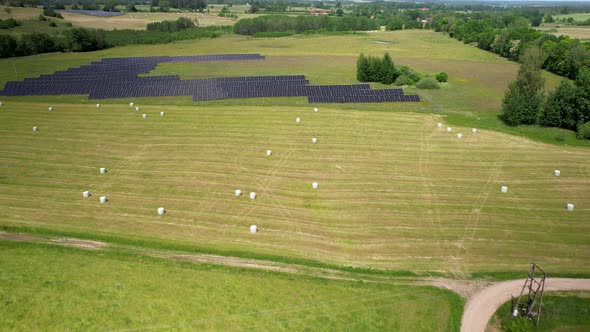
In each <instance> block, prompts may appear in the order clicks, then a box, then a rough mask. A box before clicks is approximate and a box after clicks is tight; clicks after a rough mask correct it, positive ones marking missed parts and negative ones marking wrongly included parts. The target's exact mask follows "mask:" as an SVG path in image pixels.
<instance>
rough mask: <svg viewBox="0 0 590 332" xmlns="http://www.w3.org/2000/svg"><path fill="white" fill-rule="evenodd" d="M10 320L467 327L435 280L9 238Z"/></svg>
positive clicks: (4, 277)
mask: <svg viewBox="0 0 590 332" xmlns="http://www.w3.org/2000/svg"><path fill="white" fill-rule="evenodd" d="M0 252H1V253H2V255H0V266H2V269H1V271H0V281H1V283H0V297H1V298H2V302H0V327H2V330H4V331H26V330H28V331H32V330H43V331H59V330H85V331H105V330H109V331H112V330H121V331H130V330H132V331H135V330H175V331H194V330H200V331H204V330H217V331H220V330H232V331H243V330H257V331H277V330H305V329H307V330H357V331H359V330H362V331H383V330H398V331H402V330H403V331H409V330H413V331H458V330H459V328H458V325H459V322H460V316H461V312H462V305H463V300H462V299H461V298H460V297H459V296H458V295H455V294H454V293H452V292H450V291H446V290H441V289H437V288H433V287H417V286H403V287H402V286H393V285H384V284H374V283H368V284H365V283H358V282H350V281H330V280H324V279H318V278H311V277H302V276H290V275H285V274H280V273H273V272H259V271H255V270H245V269H235V268H224V267H216V266H210V265H204V264H199V265H197V264H192V263H181V262H173V261H165V260H158V259H151V258H146V257H142V256H134V255H127V254H122V253H117V252H109V253H102V252H93V251H85V250H81V249H73V248H65V247H58V246H52V245H41V244H29V243H18V242H6V241H2V240H0Z"/></svg>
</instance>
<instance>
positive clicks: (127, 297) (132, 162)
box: [0, 30, 590, 331]
mask: <svg viewBox="0 0 590 332" xmlns="http://www.w3.org/2000/svg"><path fill="white" fill-rule="evenodd" d="M361 52H362V53H365V54H374V55H378V56H381V55H382V54H383V53H385V52H389V53H390V54H391V56H392V58H393V60H394V61H395V63H396V64H398V63H399V64H407V65H411V66H412V67H413V68H416V69H418V70H420V71H422V72H434V71H435V70H439V71H440V70H441V69H444V71H445V72H447V73H448V74H449V83H448V84H447V85H445V86H444V87H443V88H442V89H440V90H421V89H417V88H414V87H406V88H403V89H402V88H399V89H398V88H391V87H390V86H386V85H383V84H379V83H371V84H364V83H361V82H358V81H357V80H356V78H355V77H356V76H355V62H356V59H357V56H358V54H359V53H361ZM196 59H198V61H197V60H196ZM131 62H134V63H135V64H138V65H137V66H138V67H137V68H135V69H133V70H128V68H130V67H133V66H134V65H131V64H130V63H131ZM146 63H148V64H147V65H146ZM103 64H110V65H109V66H111V67H108V68H107V66H106V65H104V66H103ZM117 65H119V67H117ZM101 66H103V67H101ZM139 67H141V68H139ZM89 68H93V69H92V70H90V71H87V70H88V69H89ZM96 68H99V69H96ZM100 68H103V69H104V71H103V72H100V70H103V69H100ZM138 68H139V69H138ZM517 70H518V64H516V63H514V62H510V61H508V60H506V59H503V58H500V57H498V56H496V55H494V54H492V53H488V52H485V51H483V50H479V49H477V48H475V47H473V46H469V45H465V44H463V43H461V42H458V41H456V40H453V39H451V38H448V37H447V36H444V35H443V34H441V33H436V32H433V31H430V30H405V31H395V32H371V33H365V34H351V35H334V36H331V35H318V36H299V35H297V36H291V37H286V38H250V37H244V36H237V35H230V36H224V37H221V38H216V39H203V40H195V41H182V42H176V43H171V44H167V45H149V46H124V47H116V48H111V49H107V50H103V51H96V52H87V53H51V54H40V55H35V56H29V57H19V58H11V59H0V101H2V103H3V104H2V106H0V146H1V147H2V148H1V151H2V153H1V155H0V160H1V161H0V227H1V228H0V252H1V253H2V254H0V267H1V268H2V270H4V271H11V273H3V272H0V279H2V280H3V282H2V283H0V298H6V299H7V300H6V301H5V304H4V305H0V329H4V327H5V328H6V329H8V330H10V329H15V330H38V329H41V330H62V329H74V330H86V329H90V330H95V329H100V330H123V329H132V330H143V329H156V330H168V329H178V330H202V329H206V330H252V329H256V330H277V329H280V330H302V329H311V330H349V329H350V330H363V331H365V330H397V331H408V330H417V331H435V330H436V331H441V330H445V331H458V330H459V328H460V320H461V315H462V313H463V305H464V304H465V299H466V298H468V297H469V296H470V295H472V293H473V292H474V290H475V289H476V288H477V286H478V285H479V286H481V284H485V283H486V282H489V281H490V280H497V279H505V278H512V277H514V278H516V277H521V276H522V274H523V273H524V274H525V276H526V271H527V270H528V268H529V267H530V265H531V263H533V262H535V263H538V264H540V265H541V266H543V269H544V270H545V271H551V274H552V276H580V277H586V278H587V277H588V276H589V275H590V264H589V263H590V232H589V231H590V225H589V224H588V221H589V220H590V164H589V163H588V161H589V160H590V150H588V147H587V146H583V145H584V144H585V143H579V144H578V145H579V146H573V145H571V144H568V143H569V142H571V140H573V139H575V138H573V136H572V138H570V137H565V138H564V140H562V141H560V142H554V143H555V144H553V143H551V142H549V141H553V138H552V137H553V135H555V134H556V133H558V132H560V130H559V129H546V130H545V131H543V132H542V134H539V136H538V137H536V138H537V139H535V140H533V139H530V138H526V137H523V136H526V135H525V134H526V133H527V131H528V130H530V129H529V128H527V127H526V126H525V127H517V128H508V127H506V126H501V125H499V124H496V123H497V115H498V113H497V110H498V109H499V108H500V105H501V101H502V97H503V93H504V91H505V89H506V87H507V86H508V82H509V81H511V80H513V79H514V77H515V76H516V72H517ZM544 77H545V79H546V80H547V85H548V86H549V87H550V88H553V87H555V86H557V85H558V84H559V81H560V78H559V77H558V76H556V75H553V74H550V73H544ZM97 82H98V83H97ZM154 82H157V83H154ZM62 88H63V89H62ZM40 91H42V92H43V93H41V92H40ZM33 128H34V129H33ZM459 134H460V135H459ZM529 137H535V136H534V135H530V136H529ZM548 137H549V138H548ZM268 150H270V151H271V152H270V153H269V152H268ZM101 168H104V172H103V171H101ZM556 170H559V172H558V173H557V175H559V176H556V172H555V171H556ZM504 187H505V190H504V189H503V188H504ZM236 190H239V191H240V193H241V195H238V194H237V193H236ZM83 192H88V193H86V194H84V195H83ZM251 193H255V194H254V197H252V196H251ZM85 196H87V197H85ZM101 197H104V200H103V201H104V202H101ZM567 204H571V205H572V209H571V211H569V210H568V209H566V207H567ZM159 208H164V209H165V210H161V211H159ZM164 211H165V212H164ZM159 212H161V213H159ZM253 225H255V226H256V228H255V231H252V227H251V226H253ZM14 240H16V241H14ZM17 276H18V277H17ZM44 280H55V281H52V282H49V281H45V282H44ZM441 284H442V286H441ZM456 284H460V285H462V286H456ZM31 285H32V286H31ZM14 290H18V291H14ZM60 295H62V296H63V297H64V298H67V299H68V300H64V301H63V302H60V301H56V302H57V303H51V304H49V305H48V303H50V302H51V301H49V300H47V299H48V298H53V297H56V296H60ZM60 303H61V304H60ZM146 303H147V304H146ZM27 312H37V314H35V315H32V317H31V316H27Z"/></svg>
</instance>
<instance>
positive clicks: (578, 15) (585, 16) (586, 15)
mask: <svg viewBox="0 0 590 332" xmlns="http://www.w3.org/2000/svg"><path fill="white" fill-rule="evenodd" d="M569 17H571V18H573V19H574V21H577V22H584V21H586V20H587V19H589V18H590V13H574V14H564V15H555V16H553V19H555V20H557V19H560V20H561V19H562V18H564V19H566V20H567V19H568V18H569Z"/></svg>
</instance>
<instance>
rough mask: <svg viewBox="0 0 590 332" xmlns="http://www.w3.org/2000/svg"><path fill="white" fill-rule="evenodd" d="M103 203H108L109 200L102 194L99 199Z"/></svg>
mask: <svg viewBox="0 0 590 332" xmlns="http://www.w3.org/2000/svg"><path fill="white" fill-rule="evenodd" d="M98 200H99V201H100V202H101V203H102V204H104V203H106V202H107V201H108V199H107V197H106V196H100V198H99V199H98Z"/></svg>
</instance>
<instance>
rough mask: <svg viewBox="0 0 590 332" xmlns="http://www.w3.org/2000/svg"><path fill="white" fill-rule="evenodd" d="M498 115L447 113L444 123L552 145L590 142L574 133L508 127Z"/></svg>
mask: <svg viewBox="0 0 590 332" xmlns="http://www.w3.org/2000/svg"><path fill="white" fill-rule="evenodd" d="M499 114H500V113H498V112H478V113H471V114H467V113H449V114H448V115H447V116H446V118H445V122H446V123H447V124H448V125H452V126H462V127H476V128H481V129H490V130H495V131H499V132H504V133H508V134H512V135H517V136H522V137H526V138H530V139H532V140H535V141H539V142H543V143H548V144H554V145H572V146H590V140H587V139H578V138H577V137H576V132H574V131H571V130H567V129H561V128H548V127H541V126H537V125H527V126H518V127H510V126H508V125H506V124H504V123H503V122H502V120H500V119H499V118H498V116H499Z"/></svg>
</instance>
